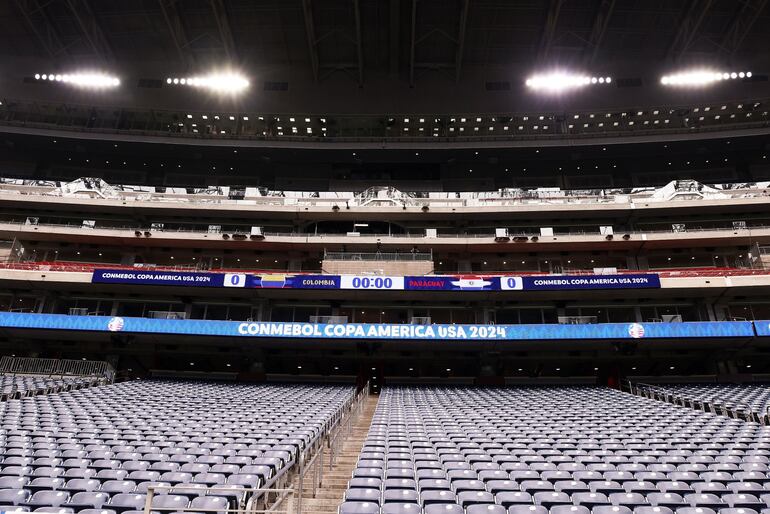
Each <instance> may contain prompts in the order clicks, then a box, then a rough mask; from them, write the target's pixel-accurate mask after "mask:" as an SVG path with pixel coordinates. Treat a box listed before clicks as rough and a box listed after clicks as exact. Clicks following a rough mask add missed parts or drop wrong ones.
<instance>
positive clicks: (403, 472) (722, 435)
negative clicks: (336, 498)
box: [339, 387, 770, 514]
mask: <svg viewBox="0 0 770 514" xmlns="http://www.w3.org/2000/svg"><path fill="white" fill-rule="evenodd" d="M769 465H770V427H764V426H761V425H759V424H756V423H748V422H745V421H742V420H736V419H730V418H727V417H724V416H718V415H715V414H710V413H705V412H700V411H695V410H692V409H688V408H683V407H678V406H675V405H671V404H668V403H664V402H658V401H656V400H652V399H647V398H642V397H637V396H633V395H630V394H626V393H622V392H620V391H616V390H611V389H607V388H598V387H519V388H498V389H492V388H489V389H486V388H471V387H467V388H466V387H389V388H385V389H384V390H383V391H382V393H381V396H380V400H379V404H378V407H377V410H376V412H375V416H374V419H373V422H372V425H371V428H370V431H369V434H368V436H367V439H366V441H365V444H364V447H363V449H362V452H361V454H360V457H359V460H358V463H357V466H356V468H355V469H354V471H353V475H352V477H351V479H350V481H349V483H348V489H347V491H346V494H345V501H344V502H343V503H342V505H341V506H340V509H339V512H340V514H358V513H363V514H369V513H372V514H374V513H380V512H381V513H383V514H403V513H408V512H411V513H423V512H424V513H425V514H437V513H441V512H444V513H446V514H455V513H465V514H480V513H485V512H486V513H487V514H502V513H506V512H508V513H516V514H519V513H526V512H547V511H551V512H559V513H566V512H585V511H592V512H595V513H607V514H609V513H611V512H621V511H623V512H625V511H626V509H630V510H633V511H635V512H637V511H640V512H642V511H643V512H647V511H646V510H640V509H671V510H674V511H677V512H679V511H681V510H683V509H688V508H697V509H715V510H717V511H719V512H723V511H724V512H729V509H751V510H755V511H757V512H759V511H761V510H763V509H766V508H770V473H768V472H769V471H770V468H769V467H768V466H769ZM659 511H660V510H659ZM659 511H653V510H649V512H659ZM661 512H665V511H661Z"/></svg>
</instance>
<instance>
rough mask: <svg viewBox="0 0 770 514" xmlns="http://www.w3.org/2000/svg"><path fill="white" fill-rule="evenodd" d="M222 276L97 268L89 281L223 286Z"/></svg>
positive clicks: (98, 282) (142, 284) (147, 284)
mask: <svg viewBox="0 0 770 514" xmlns="http://www.w3.org/2000/svg"><path fill="white" fill-rule="evenodd" d="M224 278H225V274H224V273H197V272H188V271H150V270H142V269H136V270H108V269H97V270H94V273H93V275H92V276H91V282H92V283H96V284H134V285H141V286H193V287H225V284H224Z"/></svg>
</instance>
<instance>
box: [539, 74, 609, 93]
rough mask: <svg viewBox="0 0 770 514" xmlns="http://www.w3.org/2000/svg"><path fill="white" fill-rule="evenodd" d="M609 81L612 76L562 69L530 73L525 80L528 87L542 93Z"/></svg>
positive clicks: (558, 91) (607, 82)
mask: <svg viewBox="0 0 770 514" xmlns="http://www.w3.org/2000/svg"><path fill="white" fill-rule="evenodd" d="M610 83H612V77H591V76H589V75H584V74H580V73H569V72H563V71H554V72H550V73H543V74H536V75H532V76H531V77H529V78H528V79H527V80H526V82H525V84H526V86H527V87H528V88H530V89H532V90H534V91H539V92H544V93H562V92H564V91H568V90H571V89H577V88H581V87H585V86H588V85H591V84H601V85H605V84H610Z"/></svg>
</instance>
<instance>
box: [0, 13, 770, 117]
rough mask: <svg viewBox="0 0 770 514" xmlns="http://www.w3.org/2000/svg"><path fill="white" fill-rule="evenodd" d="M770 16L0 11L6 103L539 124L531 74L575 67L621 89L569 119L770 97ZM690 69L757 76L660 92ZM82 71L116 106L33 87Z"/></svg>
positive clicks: (588, 96)
mask: <svg viewBox="0 0 770 514" xmlns="http://www.w3.org/2000/svg"><path fill="white" fill-rule="evenodd" d="M767 3H768V1H767V0H745V1H741V2H736V1H734V0H698V1H695V0H644V1H641V0H570V1H569V2H567V1H565V0H527V1H518V0H517V1H501V0H378V1H362V0H323V1H320V0H280V1H276V0H185V1H184V2H182V1H180V0H120V1H118V0H100V1H98V2H97V1H95V0H54V1H48V2H45V1H43V0H13V1H10V2H5V3H3V4H2V5H0V27H2V30H1V31H0V65H2V66H3V67H4V68H5V69H6V70H7V72H8V73H5V74H4V75H5V77H4V78H3V80H2V81H0V97H4V98H10V99H29V100H50V101H63V102H66V103H68V104H85V103H98V104H100V105H109V106H119V107H134V106H144V107H150V108H165V109H174V108H180V109H183V108H191V109H192V108H195V107H196V106H197V107H198V108H199V109H205V108H208V107H212V106H214V105H216V106H217V107H218V108H221V107H222V105H223V102H222V101H221V99H215V98H201V96H200V94H190V93H189V92H188V91H182V90H183V89H190V88H173V87H166V86H167V85H168V84H167V82H166V81H167V79H168V78H171V77H191V76H196V74H201V73H208V72H209V71H210V70H212V69H217V68H219V69H222V68H227V69H235V70H240V71H242V72H243V73H244V74H245V75H246V76H247V77H248V78H249V79H250V80H251V91H250V92H249V94H248V95H244V96H245V97H247V98H243V99H240V100H238V101H231V100H232V99H228V101H229V105H230V106H231V108H232V109H233V110H236V111H243V110H244V109H248V108H260V109H262V110H263V111H265V112H271V110H269V109H272V112H285V113H288V112H295V113H303V112H314V113H316V114H319V113H322V112H325V113H336V114H344V113H351V114H352V113H356V114H364V113H377V114H386V113H408V112H412V113H414V112H424V113H426V114H428V113H435V114H439V113H453V112H454V113H457V112H478V113H481V112H487V113H498V112H506V111H514V112H532V111H534V110H537V109H539V108H543V104H545V105H548V104H549V102H550V105H552V104H553V101H551V100H543V99H539V98H538V95H536V94H531V92H529V93H530V94H527V93H528V92H527V91H526V88H525V79H526V77H527V76H528V75H530V74H532V73H536V72H541V71H543V70H553V69H567V70H577V71H580V72H581V73H588V74H589V76H590V75H591V74H594V75H596V74H598V75H599V76H602V77H604V76H612V78H613V81H612V82H613V83H612V87H604V88H600V87H597V88H587V89H589V90H592V91H582V92H581V93H580V94H579V95H569V97H568V98H567V101H568V104H569V106H570V108H571V109H593V108H597V109H598V108H602V107H604V108H612V107H619V106H640V105H653V104H656V103H657V104H658V105H682V104H684V103H688V102H690V101H704V100H705V99H706V98H715V97H716V98H718V99H719V100H722V101H727V100H730V99H732V100H735V101H744V100H748V99H757V98H764V97H768V96H770V95H769V94H768V87H767V75H766V72H767V70H768V69H770V68H768V61H770V55H769V54H768V52H767V51H766V49H767V48H768V46H770V35H768V33H767V31H766V30H764V29H763V27H765V26H766V25H767V18H768V16H770V13H769V12H768V11H769V9H768V8H767ZM692 67H707V68H713V69H716V70H722V71H728V72H732V71H741V70H743V71H752V76H751V77H749V78H746V77H744V79H743V80H738V81H727V82H729V83H730V85H727V84H722V85H721V86H720V87H717V88H716V89H718V90H719V93H718V94H716V96H715V95H714V94H712V93H710V92H705V91H697V92H692V91H688V92H686V93H685V94H682V92H681V91H674V92H672V91H667V92H665V91H662V90H663V89H680V88H664V87H661V84H660V78H661V76H663V75H664V74H666V73H675V72H677V71H680V70H687V69H692ZM84 69H89V70H108V71H113V72H114V73H117V74H118V75H119V76H120V78H121V80H122V81H123V84H122V86H125V87H121V89H123V91H122V93H119V94H115V95H113V94H109V95H90V96H84V95H83V94H82V93H81V95H80V96H78V95H77V94H75V93H72V92H61V93H58V92H55V90H56V89H58V88H53V89H51V88H44V87H43V86H42V85H41V86H33V85H32V84H30V82H31V81H32V80H31V79H32V77H34V75H35V74H41V75H42V74H44V73H51V72H53V73H55V74H57V75H58V74H60V73H72V72H73V70H74V71H78V70H84ZM22 85H23V87H22ZM286 93H288V94H286ZM522 97H523V98H522ZM186 98H189V99H190V100H189V101H187V102H185V99H186ZM562 100H563V99H562ZM225 103H227V102H225ZM319 106H323V107H324V109H323V110H322V109H320V108H319Z"/></svg>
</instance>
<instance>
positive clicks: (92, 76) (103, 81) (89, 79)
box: [35, 72, 120, 89]
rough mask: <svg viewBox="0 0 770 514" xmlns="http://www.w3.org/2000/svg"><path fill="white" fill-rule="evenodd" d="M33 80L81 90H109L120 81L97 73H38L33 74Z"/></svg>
mask: <svg viewBox="0 0 770 514" xmlns="http://www.w3.org/2000/svg"><path fill="white" fill-rule="evenodd" d="M35 80H48V81H49V82H63V83H65V84H71V85H74V86H77V87H83V88H92V89H99V88H110V87H117V86H119V85H120V79H118V78H117V77H113V76H111V75H107V74H105V73H99V72H83V73H64V74H61V73H43V74H42V75H41V74H39V73H36V74H35Z"/></svg>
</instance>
